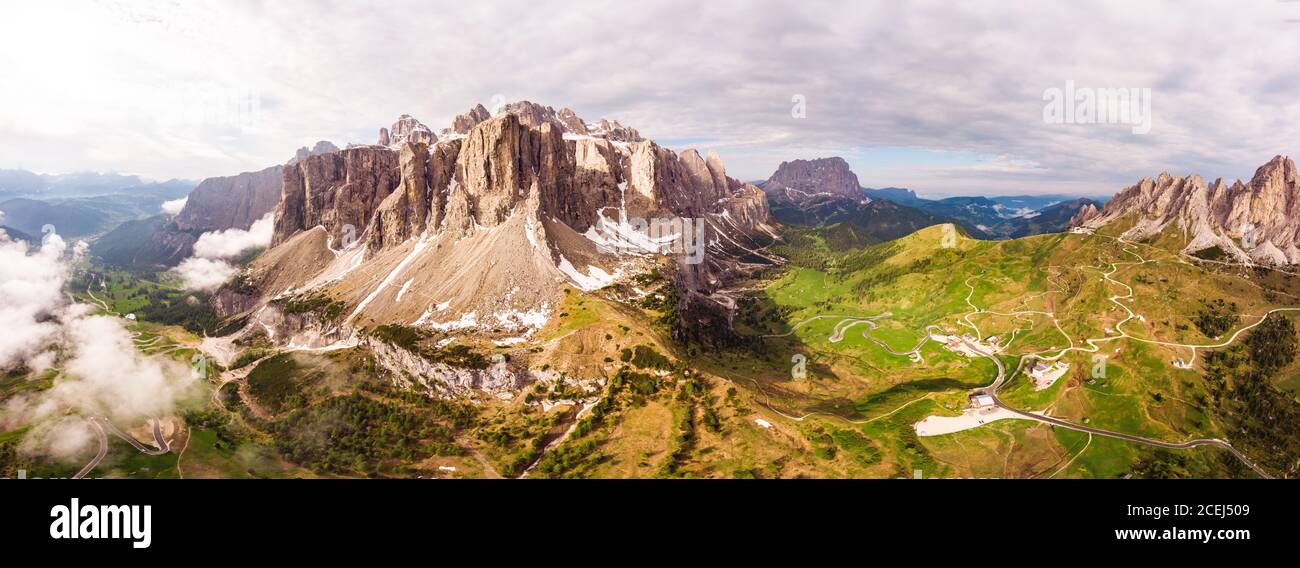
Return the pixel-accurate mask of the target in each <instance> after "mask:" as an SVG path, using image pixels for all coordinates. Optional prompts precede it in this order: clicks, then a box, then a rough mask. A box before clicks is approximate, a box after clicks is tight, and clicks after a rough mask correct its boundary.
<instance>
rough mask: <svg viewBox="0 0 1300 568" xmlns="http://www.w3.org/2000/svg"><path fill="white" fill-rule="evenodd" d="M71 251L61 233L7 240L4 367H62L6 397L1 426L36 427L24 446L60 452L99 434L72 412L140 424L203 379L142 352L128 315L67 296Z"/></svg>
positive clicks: (2, 297) (0, 317) (1, 273)
mask: <svg viewBox="0 0 1300 568" xmlns="http://www.w3.org/2000/svg"><path fill="white" fill-rule="evenodd" d="M66 249H67V247H66V245H65V244H64V242H63V241H62V239H60V238H59V237H58V236H57V235H51V236H49V237H47V238H46V240H45V242H44V243H43V244H42V245H40V247H39V248H37V249H36V250H31V251H29V250H28V247H27V245H25V244H23V243H16V242H13V241H10V240H8V239H5V238H0V329H4V330H5V332H4V333H3V334H0V371H4V370H10V369H14V368H20V367H26V368H28V369H29V370H32V371H36V372H40V371H43V370H44V369H48V368H51V367H54V366H58V367H59V368H61V370H62V374H61V376H60V377H59V378H58V379H57V380H56V381H55V383H54V386H52V387H51V388H49V389H46V390H43V391H37V392H35V393H28V394H22V395H18V396H16V397H14V398H11V399H10V400H8V401H6V402H5V403H4V406H3V409H0V410H2V411H0V430H10V429H13V428H15V427H19V426H22V425H35V427H34V428H33V429H32V430H31V432H30V433H29V434H28V436H27V437H26V438H25V441H24V448H26V449H29V450H34V451H37V452H39V453H43V454H47V455H53V456H55V457H67V456H71V455H75V454H77V453H78V452H80V451H81V450H83V449H84V448H85V447H86V445H87V444H88V443H89V442H90V437H89V436H90V434H89V432H88V431H87V430H86V429H85V423H84V421H81V420H78V419H74V418H71V417H69V416H67V415H68V413H69V411H72V412H73V413H75V414H79V415H81V416H91V415H103V416H107V417H109V418H110V419H112V420H113V421H114V422H116V423H118V424H138V423H140V422H141V421H143V419H145V418H147V417H161V416H165V415H168V414H171V413H173V412H174V411H175V410H176V405H177V404H178V402H179V401H183V400H185V399H186V398H187V397H189V396H191V395H193V394H195V393H196V391H195V390H194V389H195V385H196V384H197V380H196V378H195V377H194V376H192V374H191V373H190V371H189V368H188V367H187V366H186V365H185V364H183V363H180V362H177V361H174V360H171V359H167V358H162V357H149V356H145V355H143V354H141V353H140V352H139V351H138V350H137V349H136V348H135V345H134V343H133V342H132V337H131V334H130V333H129V332H128V331H127V330H126V329H125V328H124V327H123V326H122V324H121V323H120V321H119V320H118V319H116V318H112V317H108V316H92V315H89V311H90V308H89V307H88V306H86V305H84V304H72V303H68V302H67V296H65V295H64V294H63V287H64V285H65V284H66V281H67V275H68V264H67V261H66V260H65V256H64V252H65V251H66Z"/></svg>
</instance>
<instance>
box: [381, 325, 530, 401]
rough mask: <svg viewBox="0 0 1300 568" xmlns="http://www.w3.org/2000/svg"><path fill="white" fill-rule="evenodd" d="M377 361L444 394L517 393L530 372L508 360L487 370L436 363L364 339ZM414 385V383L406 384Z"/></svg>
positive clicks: (526, 381)
mask: <svg viewBox="0 0 1300 568" xmlns="http://www.w3.org/2000/svg"><path fill="white" fill-rule="evenodd" d="M362 344H363V345H365V346H366V347H367V348H368V349H369V350H370V352H371V353H374V355H375V360H376V361H378V362H379V364H380V365H382V366H383V367H384V368H385V369H387V370H389V371H390V372H392V373H393V374H394V375H395V376H397V377H403V378H405V377H410V379H411V380H413V381H415V382H417V383H419V385H420V386H422V387H424V388H426V389H429V390H431V391H433V392H436V393H438V394H439V395H442V396H449V395H467V394H472V393H473V392H474V391H482V392H486V393H489V394H499V393H513V392H515V391H518V390H519V389H521V388H523V387H524V386H526V385H527V384H528V382H529V378H530V374H529V372H528V369H526V368H523V367H511V366H510V365H508V364H505V363H504V362H503V363H502V364H497V365H491V366H489V367H488V368H486V369H469V368H462V367H453V366H451V365H448V364H446V363H441V362H439V363H434V362H431V361H429V360H428V359H425V358H424V357H422V356H420V355H417V354H415V353H412V352H410V351H407V350H406V349H402V348H401V347H397V346H394V345H391V344H388V343H385V342H383V341H380V340H378V339H374V338H366V339H365V340H364V341H363V342H362ZM403 386H407V387H410V386H413V385H403Z"/></svg>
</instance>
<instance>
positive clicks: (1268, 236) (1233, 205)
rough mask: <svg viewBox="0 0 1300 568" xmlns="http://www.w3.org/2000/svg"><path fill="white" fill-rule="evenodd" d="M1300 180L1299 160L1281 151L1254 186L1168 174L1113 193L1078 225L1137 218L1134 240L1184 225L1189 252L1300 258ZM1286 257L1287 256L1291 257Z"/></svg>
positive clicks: (1265, 259) (1275, 260) (1273, 261)
mask: <svg viewBox="0 0 1300 568" xmlns="http://www.w3.org/2000/svg"><path fill="white" fill-rule="evenodd" d="M1298 192H1300V184H1298V182H1297V176H1296V167H1295V162H1293V161H1292V160H1291V159H1290V158H1287V157H1285V156H1277V157H1274V158H1273V159H1272V160H1270V161H1269V162H1268V163H1267V164H1264V165H1263V166H1261V167H1260V168H1259V169H1257V170H1256V171H1255V176H1254V177H1253V178H1251V181H1250V183H1249V184H1246V183H1242V182H1241V181H1237V182H1234V183H1233V184H1232V185H1231V186H1229V185H1227V183H1226V182H1224V180H1223V179H1217V180H1215V181H1214V183H1213V184H1207V183H1206V182H1205V179H1204V178H1202V177H1201V176H1199V175H1196V174H1192V175H1189V176H1187V177H1185V178H1184V177H1176V176H1172V175H1170V174H1169V173H1162V174H1160V175H1159V176H1157V177H1156V178H1155V179H1152V178H1145V179H1143V180H1141V181H1140V182H1138V183H1137V184H1136V185H1133V186H1131V187H1128V188H1126V189H1124V190H1123V191H1120V192H1119V193H1118V194H1116V195H1115V197H1114V198H1112V199H1111V200H1110V201H1109V202H1108V203H1107V204H1106V206H1105V207H1104V208H1102V209H1101V211H1100V212H1095V211H1080V213H1079V215H1077V216H1076V218H1075V219H1074V220H1073V221H1072V225H1073V226H1076V227H1080V228H1082V229H1085V230H1097V229H1099V228H1101V227H1103V226H1105V225H1107V224H1109V223H1112V222H1115V221H1117V220H1120V219H1132V222H1133V227H1132V228H1130V229H1128V230H1127V231H1125V233H1124V237H1125V238H1128V239H1134V240H1136V239H1147V238H1152V237H1155V236H1156V235H1159V234H1161V233H1163V232H1165V231H1166V230H1167V229H1170V228H1174V229H1177V230H1180V231H1181V233H1182V236H1183V238H1184V239H1185V240H1186V242H1187V245H1186V247H1185V248H1184V249H1183V250H1184V252H1187V253H1195V252H1198V251H1201V250H1205V249H1209V248H1213V247H1218V248H1219V249H1221V250H1222V251H1223V252H1225V253H1226V254H1227V255H1228V256H1230V257H1233V258H1236V259H1237V260H1240V261H1243V262H1255V263H1260V264H1269V265H1277V264H1294V263H1295V262H1294V261H1295V259H1294V258H1293V255H1290V254H1289V253H1288V251H1289V250H1291V249H1293V248H1295V247H1296V245H1297V244H1300V193H1298ZM1284 261H1285V262H1284Z"/></svg>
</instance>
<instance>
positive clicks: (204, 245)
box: [173, 213, 275, 292]
mask: <svg viewBox="0 0 1300 568" xmlns="http://www.w3.org/2000/svg"><path fill="white" fill-rule="evenodd" d="M274 229H275V214H274V213H267V214H266V215H263V216H262V218H261V219H258V220H257V221H256V222H254V223H253V226H252V227H249V229H248V230H247V231H245V230H243V229H227V230H224V231H210V232H207V233H203V234H202V235H200V236H199V240H198V241H195V243H194V256H192V257H190V258H187V259H185V260H184V261H182V262H181V263H180V264H179V265H178V266H177V267H176V268H174V269H173V270H174V271H175V272H176V273H177V274H180V276H181V278H182V279H183V280H184V281H185V288H186V289H189V290H195V291H203V292H211V291H213V290H216V289H217V288H220V287H221V285H222V284H225V283H226V282H228V281H229V280H230V279H231V278H233V277H234V276H235V275H236V274H238V273H239V269H238V268H236V267H235V266H234V265H233V264H231V263H230V262H229V261H228V260H227V259H230V258H233V257H236V256H239V255H240V254H242V253H244V252H245V251H248V250H252V249H255V248H260V247H266V246H269V245H270V244H271V234H272V232H273V230H274Z"/></svg>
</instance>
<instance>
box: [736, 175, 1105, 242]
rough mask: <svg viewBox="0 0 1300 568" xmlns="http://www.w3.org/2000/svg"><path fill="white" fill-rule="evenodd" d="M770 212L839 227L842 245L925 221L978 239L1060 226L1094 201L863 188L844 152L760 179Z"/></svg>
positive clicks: (886, 236) (889, 236) (887, 236)
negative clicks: (935, 196)
mask: <svg viewBox="0 0 1300 568" xmlns="http://www.w3.org/2000/svg"><path fill="white" fill-rule="evenodd" d="M758 185H759V186H760V187H762V188H763V190H764V191H765V192H766V193H767V195H768V199H769V201H770V202H771V204H772V214H773V216H774V217H775V218H776V219H777V220H779V221H781V222H783V223H789V224H793V225H799V226H806V227H824V228H826V229H827V230H829V231H833V232H835V233H837V234H838V235H839V236H838V237H837V238H834V240H835V242H838V243H841V244H842V245H843V246H865V245H869V244H874V243H877V242H880V241H887V240H893V239H896V238H899V237H902V236H904V235H907V234H910V233H912V232H914V231H916V230H918V229H921V228H923V227H928V226H930V225H936V224H939V223H948V222H952V223H956V224H957V225H959V226H961V227H962V229H963V230H964V231H965V232H966V233H967V234H969V235H971V236H973V237H976V238H981V239H1007V238H1018V237H1024V236H1029V235H1036V234H1042V233H1054V232H1061V231H1064V230H1065V229H1066V228H1068V226H1069V220H1070V219H1071V217H1073V216H1074V215H1075V214H1076V213H1077V212H1078V211H1079V210H1081V209H1082V208H1084V207H1088V206H1090V205H1091V206H1094V207H1095V206H1097V205H1099V202H1097V201H1095V200H1092V199H1087V198H1076V197H1070V196H1059V195H1041V196H1005V197H950V198H946V199H939V200H931V199H923V198H920V197H917V195H916V193H915V192H913V191H912V190H909V189H905V188H899V187H888V188H880V189H872V188H863V187H861V186H860V184H859V181H858V177H857V175H856V174H854V173H853V171H852V170H851V169H850V167H849V164H848V162H846V161H845V160H844V159H843V158H839V157H831V158H819V159H814V160H794V161H790V162H783V163H782V164H781V165H780V166H779V167H778V168H777V170H776V172H774V173H773V174H772V176H771V177H770V178H768V179H767V180H766V181H763V182H760V183H759V184H758Z"/></svg>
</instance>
